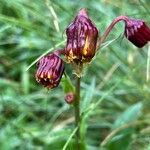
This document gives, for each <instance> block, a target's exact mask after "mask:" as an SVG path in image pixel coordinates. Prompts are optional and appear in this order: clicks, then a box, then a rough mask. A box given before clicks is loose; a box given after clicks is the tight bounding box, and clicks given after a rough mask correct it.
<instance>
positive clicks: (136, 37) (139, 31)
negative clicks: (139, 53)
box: [125, 18, 150, 48]
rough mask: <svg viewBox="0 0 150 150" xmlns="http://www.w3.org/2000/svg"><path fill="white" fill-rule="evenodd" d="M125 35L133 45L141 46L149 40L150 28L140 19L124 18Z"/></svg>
mask: <svg viewBox="0 0 150 150" xmlns="http://www.w3.org/2000/svg"><path fill="white" fill-rule="evenodd" d="M125 36H126V38H127V39H128V40H129V41H130V42H132V43H133V44H134V45H135V46H137V47H139V48H141V47H143V46H144V45H146V44H147V43H148V41H150V28H149V27H148V26H147V25H146V24H145V22H144V21H142V20H137V19H130V18H128V19H127V20H126V25H125Z"/></svg>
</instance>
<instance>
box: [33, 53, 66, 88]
mask: <svg viewBox="0 0 150 150" xmlns="http://www.w3.org/2000/svg"><path fill="white" fill-rule="evenodd" d="M37 66H38V69H37V72H36V75H35V77H36V80H37V82H39V83H40V84H42V85H43V86H44V87H47V88H48V89H52V88H54V87H57V86H58V84H59V82H60V80H61V77H62V74H63V72H64V62H63V60H62V59H61V58H60V57H59V56H58V55H56V54H54V53H53V54H48V55H47V56H44V57H42V58H41V59H40V60H39V62H38V64H37Z"/></svg>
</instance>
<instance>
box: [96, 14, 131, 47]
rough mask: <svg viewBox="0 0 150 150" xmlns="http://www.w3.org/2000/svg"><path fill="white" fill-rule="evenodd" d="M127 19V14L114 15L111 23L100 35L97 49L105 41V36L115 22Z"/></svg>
mask: <svg viewBox="0 0 150 150" xmlns="http://www.w3.org/2000/svg"><path fill="white" fill-rule="evenodd" d="M122 20H123V21H125V22H126V21H127V20H128V17H127V16H118V17H116V18H115V19H114V20H113V21H112V22H111V24H110V25H109V26H108V28H107V29H106V31H105V33H104V34H103V35H102V37H101V38H100V39H99V41H98V42H97V49H98V48H99V47H100V46H101V44H102V43H103V42H104V41H105V39H106V37H107V36H108V34H109V33H110V31H111V30H112V28H113V27H114V25H115V24H116V23H118V22H119V21H122Z"/></svg>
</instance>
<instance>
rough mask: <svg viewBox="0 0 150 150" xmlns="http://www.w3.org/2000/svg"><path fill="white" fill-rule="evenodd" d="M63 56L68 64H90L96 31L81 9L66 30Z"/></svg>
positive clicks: (94, 47)
mask: <svg viewBox="0 0 150 150" xmlns="http://www.w3.org/2000/svg"><path fill="white" fill-rule="evenodd" d="M66 35H67V45H66V47H65V56H66V59H67V61H68V62H69V63H72V62H73V63H77V64H78V63H84V62H90V61H91V59H92V58H93V57H94V55H95V51H96V43H97V38H98V30H97V28H96V27H95V25H94V24H93V23H92V21H91V20H90V19H89V17H88V15H87V12H86V10H85V9H81V10H80V11H79V14H78V15H77V17H76V18H75V20H74V21H73V22H72V23H71V24H70V25H69V26H68V28H67V29H66Z"/></svg>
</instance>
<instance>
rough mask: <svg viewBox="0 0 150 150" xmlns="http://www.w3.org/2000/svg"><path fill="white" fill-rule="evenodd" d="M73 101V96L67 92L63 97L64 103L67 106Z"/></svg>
mask: <svg viewBox="0 0 150 150" xmlns="http://www.w3.org/2000/svg"><path fill="white" fill-rule="evenodd" d="M74 99H75V95H74V93H73V92H69V93H67V94H66V95H65V101H66V102H67V103H68V104H72V103H73V102H74Z"/></svg>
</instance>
